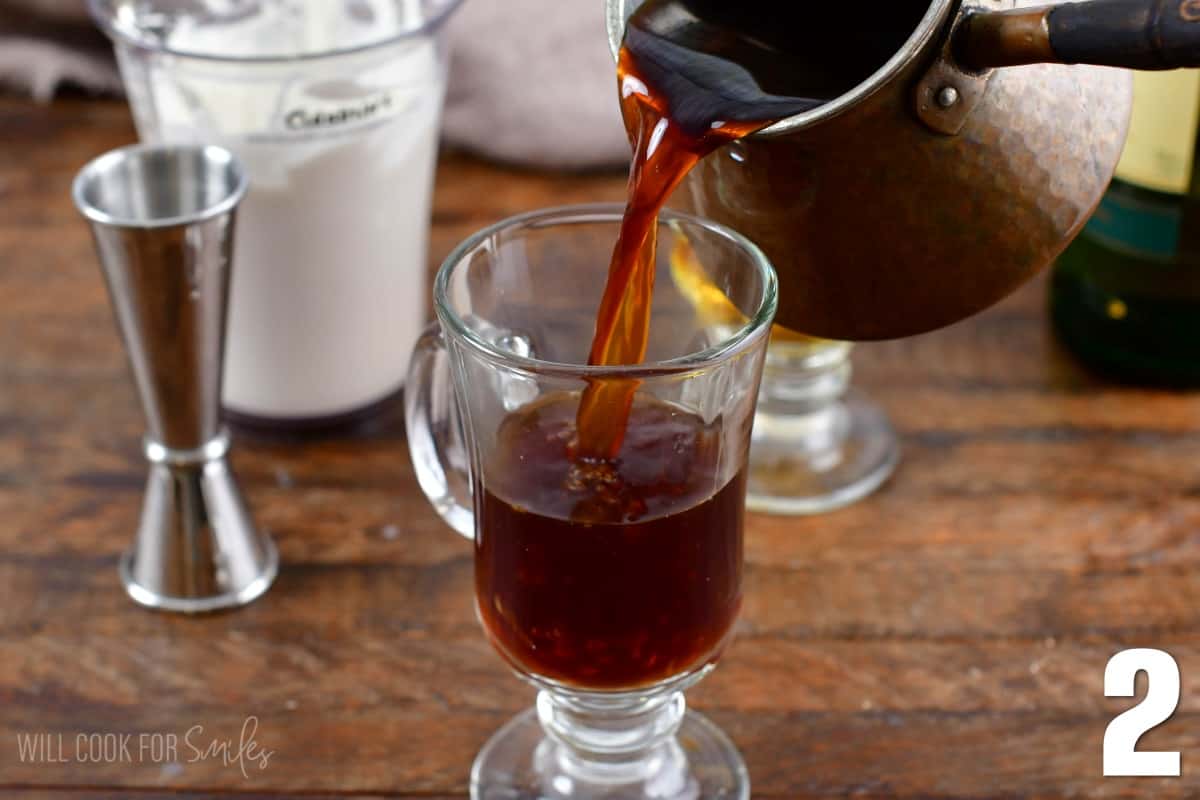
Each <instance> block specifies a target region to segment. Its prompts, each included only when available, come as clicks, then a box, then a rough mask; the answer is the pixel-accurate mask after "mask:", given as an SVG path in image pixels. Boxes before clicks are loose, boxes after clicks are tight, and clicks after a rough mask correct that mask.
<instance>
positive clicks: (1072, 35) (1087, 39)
mask: <svg viewBox="0 0 1200 800" xmlns="http://www.w3.org/2000/svg"><path fill="white" fill-rule="evenodd" d="M955 53H956V56H957V58H958V59H959V61H960V62H961V63H962V64H963V65H964V66H966V67H968V68H971V69H986V68H990V67H1010V66H1016V65H1018V64H1036V63H1042V62H1053V63H1063V64H1100V65H1104V66H1110V67H1129V68H1131V69H1146V70H1162V69H1176V68H1179V67H1200V0H1086V2H1080V3H1064V4H1062V5H1055V6H1043V7H1039V8H1028V9H1016V10H1013V11H997V12H976V13H973V14H971V15H970V16H969V17H968V18H967V19H966V20H964V21H963V24H962V26H961V27H960V28H959V32H958V34H957V39H956V41H955Z"/></svg>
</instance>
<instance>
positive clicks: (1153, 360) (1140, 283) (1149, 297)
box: [1050, 70, 1200, 387]
mask: <svg viewBox="0 0 1200 800" xmlns="http://www.w3.org/2000/svg"><path fill="white" fill-rule="evenodd" d="M1198 122H1200V71H1195V70H1182V71H1175V72H1148V73H1137V74H1136V76H1135V78H1134V110H1133V120H1132V122H1131V126H1130V132H1129V139H1128V141H1127V142H1126V145H1125V152H1124V154H1123V156H1122V158H1121V163H1120V165H1118V167H1117V173H1116V177H1115V178H1114V179H1113V182H1112V185H1111V186H1110V187H1109V189H1108V192H1107V193H1106V194H1105V196H1104V199H1103V201H1101V203H1100V207H1099V208H1098V209H1097V210H1096V213H1095V215H1094V216H1093V217H1092V219H1091V220H1090V221H1089V222H1088V224H1087V226H1086V227H1085V228H1084V230H1083V231H1082V232H1081V233H1080V235H1079V237H1078V238H1077V239H1076V240H1075V241H1074V242H1073V243H1072V244H1071V245H1070V246H1069V247H1068V248H1067V249H1066V251H1065V252H1064V253H1063V254H1062V256H1060V257H1059V260H1058V263H1057V265H1056V266H1055V269H1054V274H1053V277H1052V280H1051V290H1050V311H1051V315H1052V317H1053V320H1054V325H1055V328H1056V329H1057V331H1058V334H1059V337H1060V338H1061V339H1062V341H1063V342H1064V343H1065V344H1066V345H1067V347H1069V348H1070V349H1071V350H1072V351H1073V352H1074V353H1075V354H1076V355H1078V356H1079V357H1080V359H1082V360H1083V361H1084V362H1085V363H1086V364H1088V365H1089V366H1091V367H1092V368H1094V369H1095V370H1097V371H1098V372H1101V373H1103V374H1105V375H1107V376H1110V377H1112V378H1115V379H1118V380H1123V381H1128V382H1133V383H1144V384H1154V385H1167V386H1179V387H1187V386H1200V174H1198V173H1200V170H1197V169H1196V165H1197V159H1196V152H1197V127H1198V126H1197V123H1198Z"/></svg>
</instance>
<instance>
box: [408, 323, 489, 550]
mask: <svg viewBox="0 0 1200 800" xmlns="http://www.w3.org/2000/svg"><path fill="white" fill-rule="evenodd" d="M404 423H405V426H406V427H407V429H408V452H409V455H410V456H411V457H412V462H413V469H414V470H415V471H416V473H417V482H418V483H420V485H421V491H423V492H425V496H426V497H428V498H429V502H430V503H431V504H432V505H433V507H434V508H435V509H436V510H437V512H438V514H440V515H441V517H442V519H443V520H445V521H446V524H448V525H449V526H450V527H451V528H453V529H454V530H456V531H458V532H459V533H461V534H462V535H463V536H465V537H467V538H468V539H472V540H473V539H474V538H475V512H474V511H472V501H471V470H470V466H469V463H468V460H469V455H468V453H467V446H466V438H465V436H464V434H463V425H462V416H461V414H460V413H459V409H458V401H457V395H456V393H455V391H454V380H453V378H452V377H451V374H450V354H449V353H448V352H447V350H446V341H445V338H444V337H443V336H442V329H441V326H440V325H439V324H438V323H436V322H434V323H432V324H431V325H430V326H429V327H427V328H426V329H425V331H424V332H423V333H422V334H421V338H420V339H418V340H417V344H416V346H415V347H414V348H413V354H412V361H410V362H409V365H408V377H407V378H406V379H405V383H404Z"/></svg>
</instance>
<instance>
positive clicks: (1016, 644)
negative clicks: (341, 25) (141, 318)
mask: <svg viewBox="0 0 1200 800" xmlns="http://www.w3.org/2000/svg"><path fill="white" fill-rule="evenodd" d="M133 139H134V133H133V130H132V127H131V124H130V121H129V118H128V114H127V112H126V111H125V109H124V107H123V106H122V105H119V104H116V103H111V102H103V101H84V100H69V101H63V102H61V103H59V104H56V105H55V106H53V107H39V106H34V105H31V104H26V103H23V102H20V101H17V100H12V99H9V100H0V797H3V798H9V797H16V798H29V799H30V800H50V798H67V797H70V798H77V799H78V800H101V798H126V797H134V798H142V800H160V798H166V797H180V796H182V797H196V798H199V797H212V796H222V795H237V796H239V797H244V798H266V797H276V796H303V797H313V798H325V797H341V796H346V795H353V796H356V797H368V798H376V797H379V798H382V797H391V798H397V797H401V798H403V797H408V798H425V800H441V799H442V798H451V797H463V796H464V795H465V793H466V786H467V775H468V769H469V767H470V764H471V760H472V758H473V757H474V755H475V752H476V751H477V750H478V749H479V747H480V746H481V745H482V744H483V743H484V742H485V741H486V739H487V738H488V736H489V735H490V734H491V733H492V732H493V731H495V730H496V728H497V727H498V726H500V725H501V724H502V723H503V722H504V721H505V720H507V719H508V718H509V717H510V716H512V715H513V714H515V713H517V712H518V711H521V710H522V709H524V708H526V707H527V706H528V705H529V703H530V702H531V700H532V695H531V692H530V691H528V690H526V689H525V688H523V687H522V685H521V684H520V683H518V682H517V681H516V680H515V679H514V678H513V677H511V676H510V675H509V673H508V672H507V671H506V670H505V668H504V667H502V665H501V662H500V659H499V658H498V657H497V656H496V655H495V654H494V653H493V652H492V651H491V649H490V647H489V646H488V645H487V643H486V642H485V641H484V637H483V635H482V633H481V632H480V631H479V630H478V628H477V625H476V622H475V619H474V614H473V612H472V606H471V590H472V579H471V569H472V565H471V550H470V547H469V545H468V543H467V542H465V541H463V540H461V539H459V538H458V537H456V536H455V535H454V534H452V533H451V532H450V531H449V529H448V528H446V527H445V526H444V525H443V524H442V523H441V522H440V521H439V520H438V518H437V517H436V516H435V514H434V512H433V511H432V509H431V508H430V507H429V506H428V504H427V503H426V502H425V499H424V497H423V496H422V495H421V493H420V490H419V489H418V487H417V484H416V482H415V480H414V478H413V474H412V468H411V465H410V463H409V459H408V454H407V449H406V444H405V441H404V431H403V424H402V420H401V415H400V414H399V413H398V411H397V410H396V409H391V410H389V411H388V412H387V413H385V414H383V415H382V416H381V417H380V418H378V419H377V420H375V421H374V422H373V423H371V424H370V425H367V426H365V427H363V428H362V429H360V430H358V431H356V432H354V433H353V434H346V435H343V436H339V437H336V438H328V439H324V440H292V441H284V440H280V439H271V438H265V437H247V436H241V437H239V439H238V441H237V443H236V451H235V453H236V454H235V466H236V469H237V470H238V472H239V474H240V477H241V481H242V484H243V487H244V488H245V490H246V492H247V495H248V497H249V500H250V502H251V504H252V506H253V509H254V512H255V514H256V516H257V518H258V519H259V521H260V523H261V524H262V525H263V526H264V527H265V528H267V529H268V530H270V532H271V533H272V535H273V536H274V537H275V539H276V541H277V542H278V544H279V547H280V550H281V553H282V558H283V568H282V573H281V574H280V577H279V580H278V582H277V584H276V585H275V587H274V588H273V589H272V590H271V591H270V592H269V593H268V595H267V596H266V597H264V598H263V599H262V600H260V601H259V602H257V603H255V604H253V605H252V606H250V607H248V608H245V609H242V610H240V611H238V612H236V613H227V614H219V615H213V616H207V617H202V618H197V619H185V618H180V617H176V616H169V615H164V614H156V613H151V612H146V611H142V610H140V609H138V608H135V607H134V606H133V605H132V604H131V603H130V602H129V601H128V600H127V599H126V598H125V596H124V594H123V592H122V591H121V588H120V586H119V583H118V581H117V571H116V559H117V556H118V554H119V553H120V552H121V551H122V550H123V549H124V548H125V547H126V546H127V545H128V543H129V542H130V540H131V536H132V532H133V528H134V525H135V521H136V514H137V511H138V502H139V497H140V493H141V491H142V481H143V478H144V474H145V469H144V464H143V462H142V457H141V454H140V448H139V437H140V435H141V431H142V419H141V413H140V410H139V408H138V406H137V401H136V397H135V395H134V391H133V386H132V384H131V382H130V379H129V375H128V372H127V368H126V365H125V360H124V355H123V352H122V350H121V346H120V342H119V340H118V338H117V334H116V331H115V330H114V327H113V323H112V318H111V315H110V312H109V309H108V301H107V297H106V295H105V291H104V287H103V285H102V282H101V278H100V273H99V270H98V266H97V263H96V260H95V258H94V256H93V254H92V249H91V242H90V240H89V237H88V232H87V229H86V227H85V225H84V223H83V222H82V221H81V220H80V219H79V218H78V217H77V216H76V213H75V211H74V209H73V208H72V206H71V203H70V199H69V197H68V186H69V183H70V180H71V178H72V176H73V175H74V173H75V171H76V170H77V169H78V168H79V167H80V166H82V164H83V163H84V162H85V161H87V160H88V159H89V158H90V157H92V156H94V155H96V154H98V153H100V152H101V151H104V150H106V149H108V148H111V147H114V146H117V145H120V144H124V143H127V142H130V141H132V140H133ZM623 184H624V181H623V179H622V177H621V176H619V175H572V174H557V175H547V174H538V173H533V172H524V171H518V170H514V169H507V168H502V167H496V166H491V165H486V164H483V163H481V162H478V161H475V160H472V159H469V158H467V157H463V156H456V155H447V156H445V157H444V158H443V161H442V164H441V167H440V171H439V174H438V183H437V194H436V203H435V210H434V228H433V237H432V252H431V254H430V257H431V267H432V266H433V265H435V264H436V262H437V261H438V260H439V259H440V258H441V257H443V256H444V255H445V254H446V253H447V252H448V251H449V250H450V249H451V247H453V245H454V244H455V243H456V242H457V241H458V240H460V239H461V238H462V237H464V236H465V235H466V234H468V233H470V232H471V231H473V230H475V229H476V228H479V227H480V226H482V225H484V224H487V223H490V222H493V221H495V220H497V219H499V218H501V217H503V216H506V215H508V214H511V213H515V212H518V211H523V210H527V209H531V208H535V207H538V206H545V205H550V204H557V203H565V202H576V201H588V200H596V199H616V198H619V197H620V196H621V194H622V190H623ZM975 255H978V256H979V257H986V254H975ZM960 268H963V269H969V263H967V264H963V265H961V267H960ZM1043 295H1044V286H1043V285H1042V283H1041V282H1038V283H1035V284H1034V285H1031V286H1029V287H1027V288H1025V289H1023V290H1022V291H1021V292H1019V293H1018V294H1017V295H1016V296H1014V297H1013V298H1010V299H1009V300H1007V301H1005V302H1004V303H1003V304H1002V305H1000V306H999V307H997V308H995V309H992V310H990V311H988V312H986V313H985V314H983V315H981V316H979V317H978V318H976V319H973V320H970V321H968V322H966V323H963V324H960V325H957V326H955V327H953V328H951V329H948V330H945V331H941V332H938V333H935V334H930V335H926V336H922V337H919V338H916V339H911V340H907V341H899V342H892V343H884V344H875V345H870V346H863V347H861V348H860V349H859V350H858V351H857V354H856V357H855V363H856V376H855V381H856V383H857V384H858V385H859V386H860V387H862V388H863V389H864V390H866V391H867V392H869V393H870V394H871V395H873V396H874V397H875V398H876V399H877V400H879V401H880V402H881V403H882V404H883V405H884V406H885V407H886V409H887V410H888V412H889V413H890V414H891V417H892V419H893V420H894V422H895V424H896V426H897V428H898V429H899V431H900V433H901V435H902V437H903V447H904V456H903V464H902V466H901V468H900V470H899V472H898V473H897V475H896V476H895V478H894V479H893V480H892V481H891V482H890V483H889V484H888V485H887V486H886V487H885V488H884V489H883V490H882V491H880V492H879V493H878V494H877V495H875V496H874V497H872V498H870V499H869V500H868V501H866V502H864V503H861V504H859V505H857V506H855V507H852V508H849V509H846V510H843V511H839V512H836V513H833V514H829V515H825V516H821V517H813V518H808V519H787V518H772V517H765V516H753V517H752V518H751V520H750V523H749V528H748V534H747V535H748V540H747V546H746V580H747V585H746V590H747V598H746V605H745V613H744V614H743V617H742V621H741V623H740V633H739V637H738V639H737V641H736V642H735V644H734V646H733V648H732V649H731V651H730V652H729V654H728V655H727V657H726V658H725V659H724V660H723V661H722V663H721V665H720V667H719V668H718V669H717V670H716V672H714V673H713V674H712V675H711V676H710V677H709V678H708V679H706V680H705V681H704V682H703V683H702V684H701V685H700V686H698V687H697V688H696V689H694V690H693V691H691V692H690V693H689V701H690V702H691V703H692V704H693V705H694V706H695V707H697V708H699V709H702V710H703V711H705V712H706V713H707V714H709V715H710V716H711V717H712V718H713V719H714V720H715V721H716V722H718V723H719V724H720V725H721V726H722V727H723V728H724V729H725V730H726V731H727V732H728V733H729V734H730V735H731V736H732V737H733V739H734V740H735V741H736V743H737V744H738V745H739V746H740V748H741V750H742V752H743V753H744V754H745V757H746V760H747V762H748V764H749V766H750V771H751V774H752V776H753V781H754V795H755V797H763V798H815V797H845V796H855V797H880V798H885V797H887V798H918V797H931V798H961V799H963V800H967V799H968V798H969V799H970V800H982V799H983V798H1001V797H1003V798H1034V797H1161V798H1183V797H1195V796H1200V777H1198V776H1200V692H1197V691H1195V689H1194V687H1195V683H1194V680H1195V679H1196V678H1197V676H1200V625H1198V623H1200V397H1198V396H1196V395H1189V394H1171V393H1163V392H1150V391H1143V390H1137V389H1129V388H1121V387H1117V386H1113V385H1109V384H1105V383H1101V382H1098V381H1097V380H1095V379H1093V378H1091V377H1089V376H1088V375H1087V374H1086V373H1084V372H1083V371H1082V370H1080V369H1079V368H1078V367H1076V366H1075V365H1074V364H1073V363H1072V362H1071V361H1070V359H1069V358H1068V357H1067V356H1066V355H1065V354H1064V353H1062V352H1061V351H1060V350H1059V348H1058V347H1057V346H1056V345H1055V343H1054V341H1053V339H1052V337H1051V335H1050V332H1049V331H1048V329H1047V327H1046V323H1045V320H1044V314H1043ZM1134 646H1153V647H1159V648H1163V649H1167V650H1168V651H1169V652H1171V653H1172V654H1174V655H1175V657H1176V658H1177V660H1178V661H1179V664H1180V667H1181V670H1182V673H1183V698H1182V700H1181V703H1180V707H1179V711H1178V712H1177V713H1176V715H1175V717H1174V718H1173V719H1172V720H1171V721H1169V722H1168V723H1167V724H1165V725H1164V726H1162V727H1160V728H1158V729H1156V730H1154V731H1152V732H1150V733H1148V734H1147V735H1146V736H1145V737H1143V740H1142V743H1141V747H1142V748H1151V749H1171V750H1181V751H1182V752H1183V771H1184V775H1183V777H1182V778H1179V779H1134V778H1108V779H1104V778H1101V777H1100V772H1101V770H1100V742H1101V738H1102V736H1103V733H1104V729H1105V727H1106V725H1107V724H1108V722H1109V720H1111V719H1112V717H1113V716H1115V715H1116V714H1117V713H1119V712H1120V711H1121V710H1123V709H1124V708H1127V707H1129V706H1130V705H1131V704H1132V702H1131V701H1130V700H1122V699H1106V698H1105V697H1104V696H1103V686H1102V684H1103V680H1102V679H1103V671H1104V665H1105V663H1106V661H1107V660H1108V658H1109V657H1110V656H1111V655H1112V654H1113V653H1115V652H1117V651H1118V650H1121V649H1124V648H1127V647H1134ZM251 716H253V717H255V718H256V719H257V721H258V730H257V733H256V736H255V739H256V741H257V742H258V743H259V745H260V746H261V747H263V748H267V749H269V750H271V751H273V755H272V756H271V757H270V760H269V763H268V766H267V768H266V769H261V770H260V769H257V768H256V766H255V765H254V764H249V765H248V769H247V771H246V772H247V774H246V775H243V774H242V771H241V770H240V769H239V767H238V765H236V764H233V765H226V764H223V763H221V761H220V760H219V759H215V760H214V759H208V760H202V761H190V760H189V757H190V755H191V753H190V751H188V750H185V749H184V748H183V747H182V744H181V746H180V752H179V758H177V759H175V760H168V761H164V762H161V763H159V762H156V761H154V760H153V759H152V758H151V757H150V754H142V753H140V752H139V751H138V742H139V740H140V739H141V737H142V735H143V734H146V735H148V736H150V735H153V734H155V733H163V734H167V733H173V734H175V735H176V736H178V737H179V738H180V740H181V741H182V739H183V737H184V736H185V734H186V733H187V732H188V731H193V732H194V731H195V730H196V726H199V727H200V733H193V739H194V740H195V741H198V742H202V743H207V742H208V741H211V740H213V739H218V740H220V739H233V740H234V741H235V742H236V740H237V739H238V737H239V735H240V733H241V730H242V726H243V724H244V722H245V720H246V718H247V717H251ZM92 733H113V734H129V735H130V736H131V742H132V744H133V748H132V752H131V756H132V759H129V760H127V759H124V758H119V759H115V760H105V759H101V760H100V761H99V763H85V762H83V761H81V760H80V758H79V757H78V756H79V755H80V753H78V752H77V751H78V748H77V746H76V745H77V739H78V737H79V735H80V734H84V735H85V736H86V735H87V734H92ZM27 734H50V735H51V737H52V738H51V741H57V737H59V736H61V739H62V742H63V748H64V756H65V760H64V762H63V763H49V762H47V761H46V760H45V759H44V758H43V759H30V758H28V757H27V758H25V759H22V758H21V753H20V751H19V741H18V739H19V737H20V736H23V735H27ZM84 750H85V751H86V747H85V748H84ZM84 754H86V752H85V753H84ZM26 755H27V756H28V754H26ZM1193 767H1194V768H1193Z"/></svg>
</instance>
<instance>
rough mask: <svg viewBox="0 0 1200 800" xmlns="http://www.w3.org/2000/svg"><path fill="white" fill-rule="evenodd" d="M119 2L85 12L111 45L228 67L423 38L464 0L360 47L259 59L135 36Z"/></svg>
mask: <svg viewBox="0 0 1200 800" xmlns="http://www.w3.org/2000/svg"><path fill="white" fill-rule="evenodd" d="M119 2H121V0H87V7H88V13H89V14H90V15H91V17H92V20H93V21H94V22H95V23H96V25H97V26H98V27H99V28H100V30H102V31H103V32H104V34H105V35H106V36H108V38H109V39H111V40H112V41H113V42H114V43H117V44H123V45H128V46H130V47H136V48H138V49H140V50H149V51H151V52H154V53H165V54H167V55H171V56H178V57H180V58H194V59H198V60H202V61H212V62H219V63H229V64H287V63H300V62H305V61H317V60H320V59H323V58H335V57H337V56H346V55H352V54H355V53H364V52H367V51H370V50H374V49H376V48H380V47H386V46H388V45H392V44H397V43H399V42H402V41H404V40H406V39H413V38H416V37H418V36H423V35H426V34H428V33H430V32H432V31H434V30H436V29H437V28H438V27H440V26H441V24H442V23H443V22H445V21H446V19H447V18H448V17H449V16H450V14H451V13H452V12H453V11H454V9H456V8H458V6H459V5H460V4H461V3H462V2H463V0H431V5H432V6H433V11H432V13H431V14H430V15H429V16H428V17H427V18H426V19H425V20H424V21H423V22H421V24H420V25H417V26H416V27H413V28H404V29H402V30H400V31H397V32H395V33H391V34H388V35H387V36H384V37H383V38H380V39H373V40H371V41H368V42H364V43H363V44H356V45H353V46H351V47H337V48H333V49H332V50H317V51H314V52H312V53H295V54H293V55H282V54H273V55H261V56H230V55H221V54H220V53H211V52H207V51H201V50H188V49H184V48H178V47H169V46H167V45H166V44H165V43H164V42H162V41H156V40H154V39H153V38H151V37H147V36H144V35H138V33H140V29H132V30H131V29H130V28H127V27H124V26H122V25H120V24H118V23H117V22H116V14H115V13H113V6H114V3H119Z"/></svg>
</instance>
